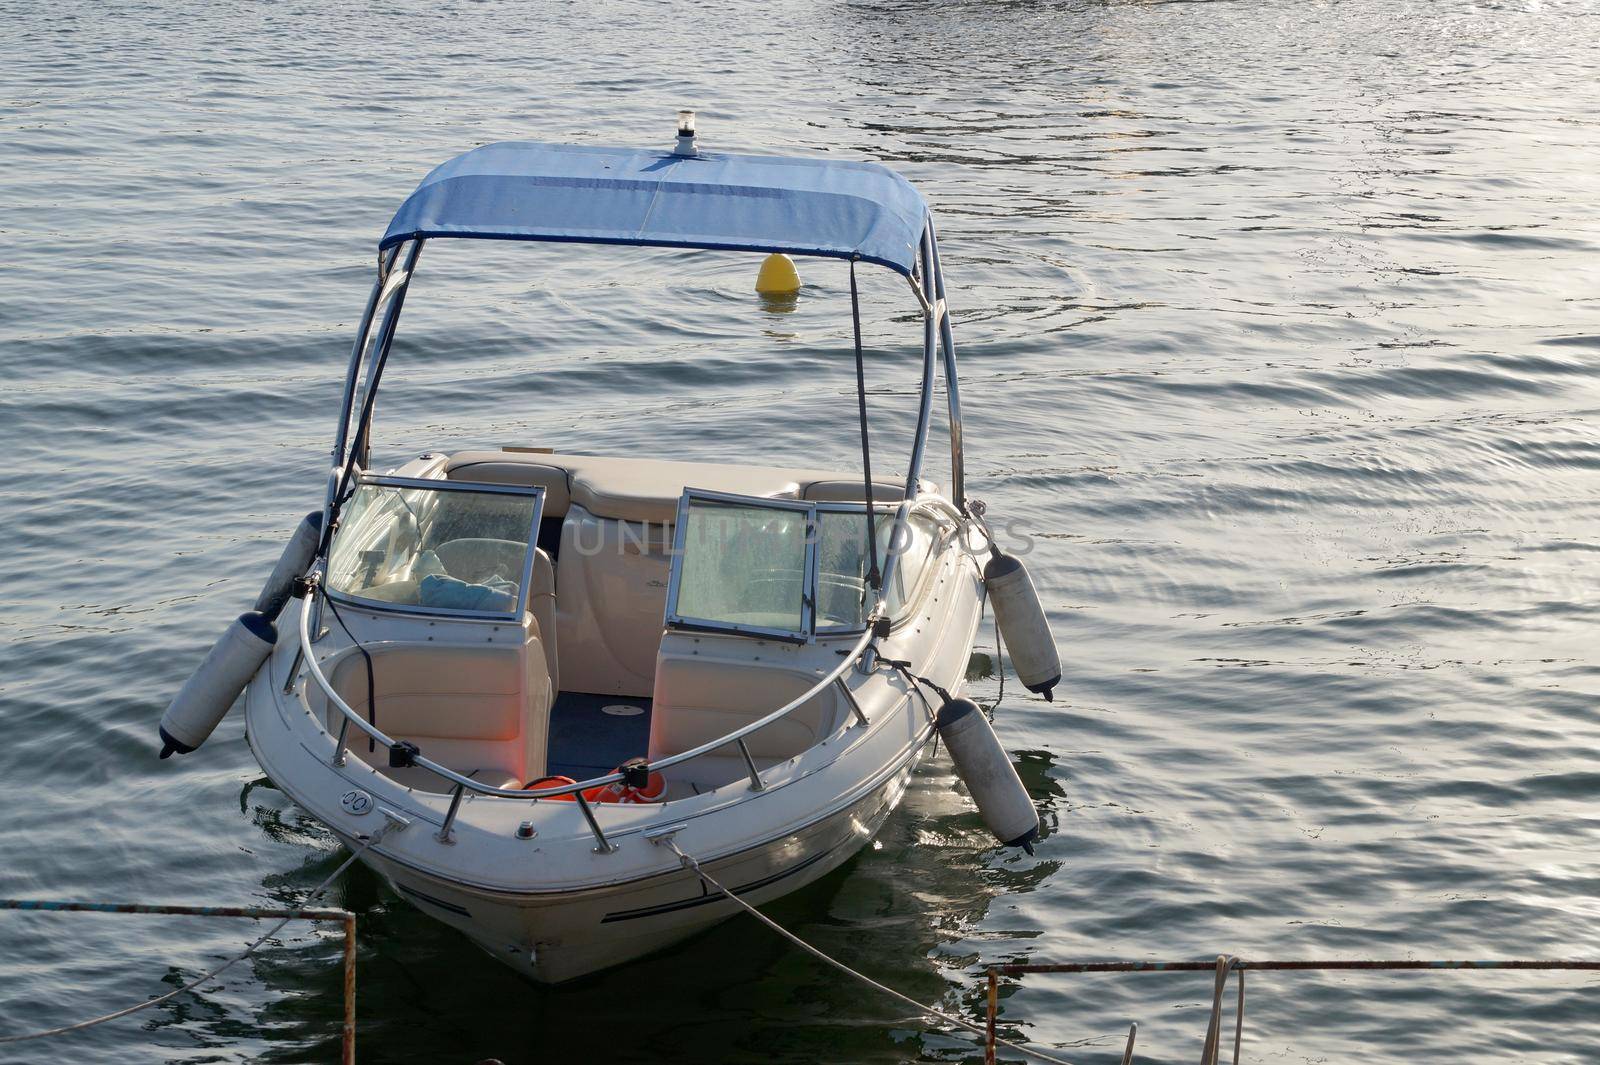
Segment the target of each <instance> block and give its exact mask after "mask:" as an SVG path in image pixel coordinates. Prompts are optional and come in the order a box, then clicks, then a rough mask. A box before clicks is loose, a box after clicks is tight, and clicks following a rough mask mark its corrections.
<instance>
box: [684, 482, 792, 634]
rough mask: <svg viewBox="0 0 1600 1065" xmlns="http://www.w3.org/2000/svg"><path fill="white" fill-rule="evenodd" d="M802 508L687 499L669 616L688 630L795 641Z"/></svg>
mask: <svg viewBox="0 0 1600 1065" xmlns="http://www.w3.org/2000/svg"><path fill="white" fill-rule="evenodd" d="M807 518H808V514H807V511H806V509H804V508H802V509H787V508H779V507H772V506H761V505H759V504H751V505H744V504H730V503H721V502H714V501H711V500H704V499H691V500H690V502H689V506H688V512H687V516H686V517H685V519H684V528H683V530H682V537H683V538H682V540H681V543H682V545H683V546H682V556H681V558H680V560H679V562H680V570H679V577H678V584H677V598H676V601H675V602H674V603H673V605H672V608H671V609H672V612H673V613H674V614H676V615H677V617H678V618H679V619H680V620H682V621H685V622H688V623H691V624H696V623H698V624H702V625H712V626H715V627H719V628H730V629H735V630H740V629H748V630H754V631H763V632H784V633H797V634H803V633H804V632H805V629H806V616H805V615H806V610H805V606H806V603H805V570H806V547H807V545H806V525H807Z"/></svg>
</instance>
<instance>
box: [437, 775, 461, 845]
mask: <svg viewBox="0 0 1600 1065" xmlns="http://www.w3.org/2000/svg"><path fill="white" fill-rule="evenodd" d="M466 790H467V789H466V788H464V787H463V786H461V785H460V784H457V785H456V787H455V790H454V791H452V792H451V793H450V810H449V812H448V813H446V814H445V815H444V824H442V825H440V826H439V831H438V833H437V834H436V835H435V836H434V838H435V839H437V840H438V841H439V842H440V843H443V844H445V845H446V846H450V845H453V844H454V843H455V840H454V839H451V838H450V830H451V829H452V828H454V827H455V823H456V814H457V813H459V812H460V811H461V796H462V795H463V794H464V793H465V792H466Z"/></svg>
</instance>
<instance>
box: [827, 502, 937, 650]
mask: <svg viewBox="0 0 1600 1065" xmlns="http://www.w3.org/2000/svg"><path fill="white" fill-rule="evenodd" d="M894 517H895V514H894V511H892V510H891V511H889V512H888V513H883V512H881V511H880V512H879V513H877V514H875V515H874V518H875V519H876V524H877V529H878V568H879V569H880V570H881V569H882V568H883V563H884V560H885V559H886V558H887V557H888V554H889V546H890V539H891V530H892V529H893V527H894ZM934 531H935V530H934V528H933V526H932V524H931V523H930V522H929V521H928V519H926V518H924V517H923V516H921V515H912V516H911V518H910V519H909V520H908V521H907V523H906V525H905V526H904V532H903V534H902V535H901V538H900V539H901V546H902V548H903V551H904V554H902V555H901V558H900V561H899V562H898V563H896V564H895V572H894V578H893V580H892V582H891V584H890V588H889V602H888V609H889V616H890V617H891V618H892V617H896V616H898V615H899V613H900V611H901V609H902V608H903V607H904V606H905V604H906V600H907V598H908V597H909V596H910V595H911V594H912V593H913V592H915V591H916V589H917V581H918V580H920V579H921V577H922V571H923V569H924V567H925V566H926V565H927V562H928V556H929V553H930V552H931V551H932V548H933V539H934ZM871 564H872V556H871V553H870V552H869V551H868V549H867V511H866V508H865V507H860V508H855V509H848V510H847V509H828V510H820V509H819V510H818V512H817V629H818V630H819V631H820V630H824V629H859V628H861V627H862V626H864V625H865V624H866V623H867V614H868V613H869V612H870V611H871V610H872V601H873V594H872V590H871V589H870V588H869V587H868V585H867V571H868V570H869V569H870V568H871Z"/></svg>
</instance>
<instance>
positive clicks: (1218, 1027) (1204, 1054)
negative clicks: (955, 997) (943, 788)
mask: <svg viewBox="0 0 1600 1065" xmlns="http://www.w3.org/2000/svg"><path fill="white" fill-rule="evenodd" d="M1467 969H1471V970H1480V971H1481V970H1506V969H1518V970H1524V971H1526V970H1536V971H1550V970H1564V971H1577V972H1600V960H1589V959H1577V960H1565V961H1563V960H1555V961H1501V960H1491V961H1419V960H1414V959H1406V960H1402V961H1372V960H1334V961H1246V960H1245V959H1243V958H1235V957H1233V956H1232V955H1228V954H1222V955H1219V956H1218V957H1217V958H1216V960H1215V961H1075V962H1059V963H1054V964H1045V963H1041V964H1036V965H992V966H990V967H989V969H988V985H989V986H988V996H987V1011H988V1017H987V1023H986V1024H985V1039H984V1053H983V1060H984V1065H995V1044H996V1042H997V1040H996V1036H995V1023H996V1019H997V1018H998V1016H999V1012H1000V978H1001V977H1003V976H1023V975H1026V974H1030V973H1185V972H1187V973H1199V972H1205V973H1211V974H1212V975H1213V977H1214V979H1215V985H1214V989H1213V991H1212V997H1211V1021H1210V1025H1209V1026H1208V1028H1207V1029H1206V1041H1205V1045H1204V1047H1203V1048H1202V1050H1201V1055H1200V1062H1201V1065H1217V1062H1219V1061H1220V1060H1221V1058H1220V1057H1219V1053H1220V1049H1221V1041H1222V1000H1223V993H1224V992H1225V991H1226V990H1227V987H1228V977H1229V976H1230V975H1231V974H1234V973H1237V974H1238V977H1239V978H1238V989H1239V997H1238V1003H1237V1005H1236V1006H1235V1008H1234V1028H1233V1061H1234V1062H1235V1065H1237V1063H1238V1061H1239V1045H1240V1042H1241V1041H1242V1038H1243V1035H1244V974H1245V973H1246V972H1248V971H1250V970H1255V971H1257V972H1327V971H1339V970H1342V971H1364V972H1374V971H1377V972H1383V971H1403V970H1432V971H1436V972H1443V971H1450V970H1467ZM1138 1030H1139V1028H1138V1025H1133V1026H1131V1027H1130V1028H1129V1031H1128V1043H1127V1048H1126V1049H1125V1050H1124V1051H1123V1055H1122V1063H1123V1065H1130V1063H1131V1062H1132V1061H1133V1044H1134V1039H1135V1038H1136V1036H1137V1034H1138Z"/></svg>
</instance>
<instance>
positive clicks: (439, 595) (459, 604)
mask: <svg viewBox="0 0 1600 1065" xmlns="http://www.w3.org/2000/svg"><path fill="white" fill-rule="evenodd" d="M418 592H419V595H418V599H419V602H420V604H421V605H422V606H436V607H443V608H444V609H445V610H484V611H489V612H491V613H495V614H509V613H510V612H511V611H513V610H515V609H516V606H517V586H516V585H515V584H513V583H511V582H510V581H508V580H506V579H505V578H503V577H490V578H489V580H488V582H486V583H484V584H469V583H467V582H466V581H460V580H457V579H456V578H454V577H446V576H444V575H443V574H438V573H430V574H429V575H428V576H426V577H424V578H422V583H421V584H420V585H419V586H418Z"/></svg>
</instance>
